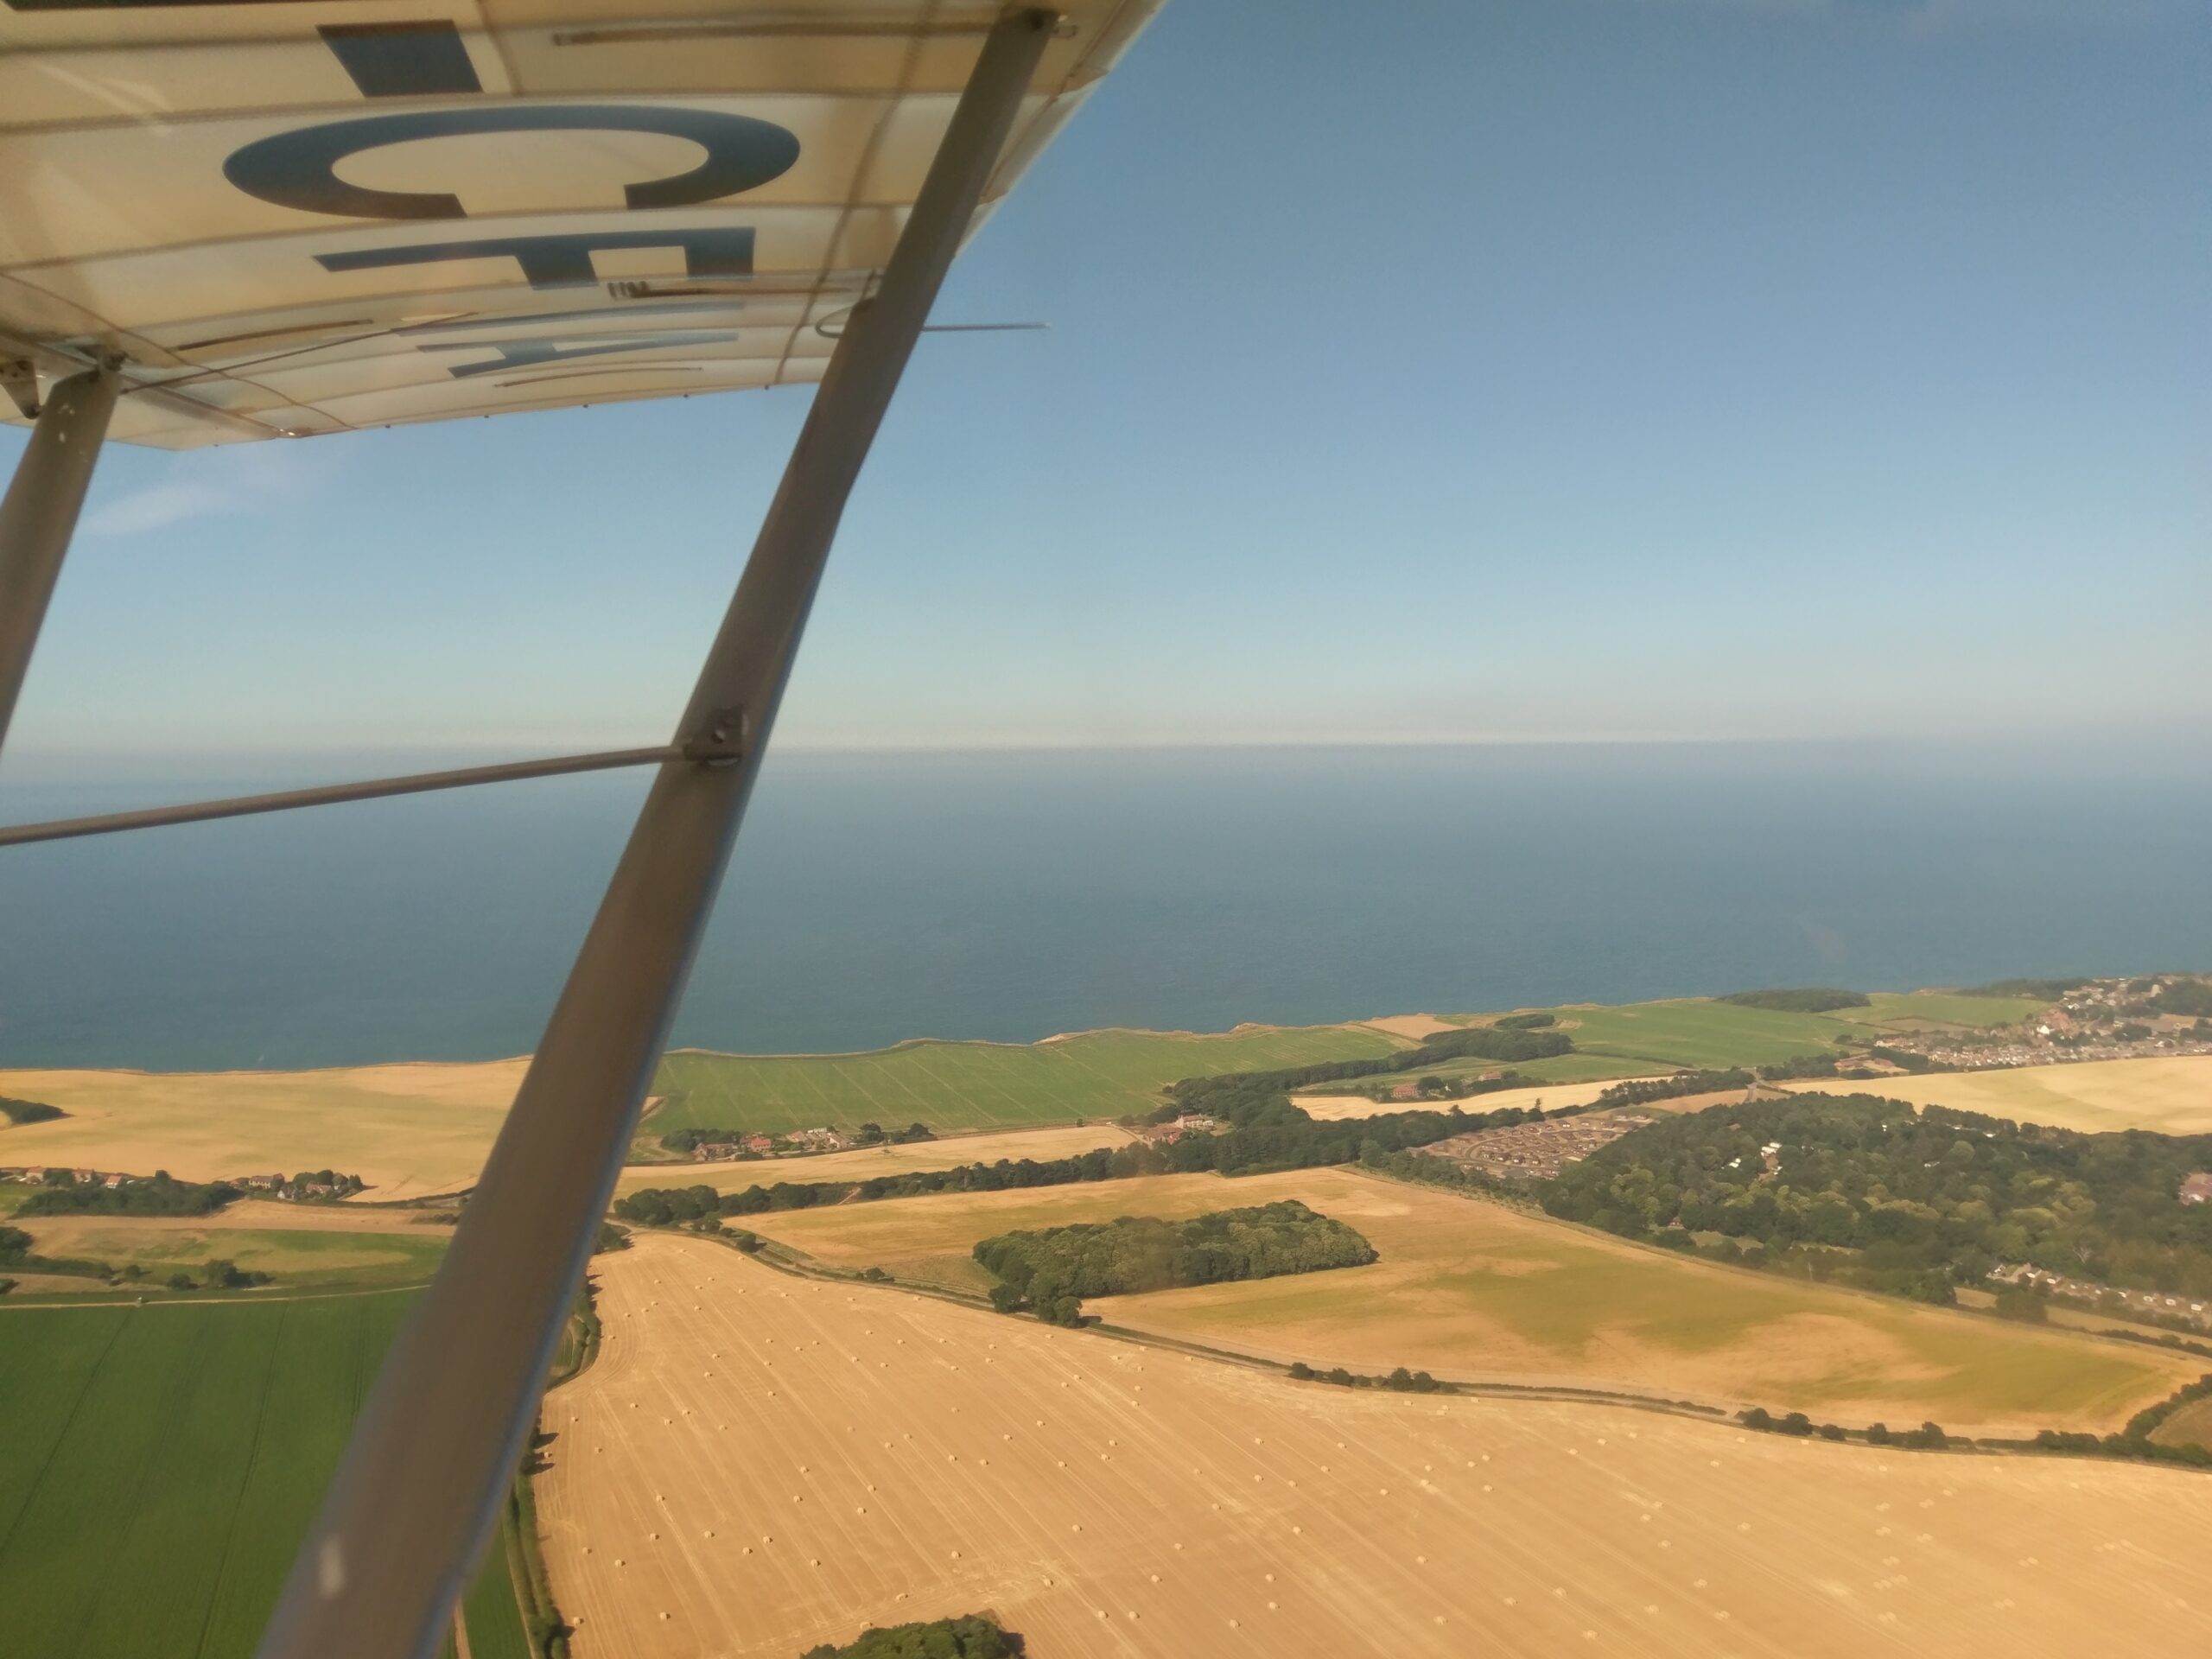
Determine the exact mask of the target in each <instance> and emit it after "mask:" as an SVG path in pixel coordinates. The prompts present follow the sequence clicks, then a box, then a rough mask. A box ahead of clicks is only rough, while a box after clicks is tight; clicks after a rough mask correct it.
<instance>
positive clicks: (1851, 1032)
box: [1450, 991, 2043, 1082]
mask: <svg viewBox="0 0 2212 1659" xmlns="http://www.w3.org/2000/svg"><path fill="white" fill-rule="evenodd" d="M2042 1006H2043V1004H2041V1003H2040V1002H2037V1001H2032V1000H2031V999H2029V998H2025V997H2018V996H1967V995H1963V994H1961V993H1958V992H1953V991H1902V992H1898V991H1877V992H1874V993H1872V994H1871V995H1869V997H1868V999H1867V1006H1866V1007H1863V1008H1838V1009H1837V1010H1835V1011H1834V1013H1832V1014H1789V1013H1785V1012H1783V1011H1781V1010H1778V1009H1772V1008H1746V1007H1738V1006H1737V1005H1736V1004H1734V1003H1732V1002H1714V1001H1707V1000H1706V999H1704V998H1701V997H1700V998H1681V999H1677V1000H1675V1001H1665V1002H1631V1003H1628V1004H1625V1005H1624V1006H1620V1007H1594V1006H1593V1007H1560V1008H1554V1009H1552V1010H1550V1012H1552V1013H1554V1014H1557V1015H1558V1016H1559V1019H1560V1025H1561V1026H1562V1027H1568V1031H1567V1034H1568V1035H1569V1036H1571V1037H1573V1039H1574V1046H1575V1047H1576V1048H1577V1049H1578V1050H1580V1051H1581V1052H1582V1054H1583V1055H1584V1056H1586V1057H1588V1058H1591V1059H1594V1058H1596V1057H1599V1056H1601V1055H1602V1056H1609V1057H1611V1058H1615V1059H1618V1060H1622V1061H1645V1062H1656V1063H1657V1064H1659V1065H1685V1066H1730V1065H1775V1064H1777V1063H1778V1062H1780V1061H1783V1060H1789V1059H1795V1058H1797V1057H1798V1056H1799V1055H1802V1054H1819V1053H1824V1052H1827V1051H1828V1050H1829V1049H1830V1048H1831V1047H1832V1046H1834V1043H1835V1042H1836V1040H1837V1039H1839V1038H1847V1039H1852V1040H1854V1041H1857V1042H1862V1043H1863V1042H1866V1041H1868V1040H1870V1039H1871V1040H1873V1041H1879V1040H1880V1039H1881V1038H1882V1036H1883V1034H1884V1033H1885V1032H1888V1031H1894V1032H1898V1033H1904V1032H1910V1031H1925V1030H1928V1029H1929V1028H1931V1027H1942V1026H1974V1027H1989V1026H2005V1025H2012V1024H2014V1023H2016V1022H2017V1021H2018V1020H2024V1019H2026V1018H2027V1016H2028V1015H2030V1014H2033V1013H2034V1012H2035V1011H2036V1010H2037V1008H2039V1007H2042ZM1450 1017H1451V1019H1452V1023H1454V1024H1459V1025H1471V1024H1478V1023H1480V1021H1481V1020H1483V1019H1484V1017H1485V1016H1483V1015H1478V1014H1465V1015H1452V1016H1450ZM1566 1058H1573V1057H1566ZM1545 1064H1547V1063H1545V1062H1538V1063H1537V1065H1529V1066H1522V1067H1519V1068H1517V1069H1519V1070H1521V1071H1529V1072H1530V1073H1532V1074H1534V1073H1537V1072H1538V1071H1539V1069H1540V1067H1541V1066H1542V1065H1545ZM1549 1064H1558V1062H1550V1063H1549ZM1545 1075H1546V1077H1547V1080H1548V1081H1554V1082H1579V1081H1582V1080H1583V1079H1584V1078H1585V1077H1594V1076H1596V1075H1598V1074H1597V1073H1594V1072H1586V1073H1576V1074H1573V1075H1572V1076H1570V1075H1568V1074H1567V1073H1564V1072H1562V1073H1560V1074H1557V1075H1556V1076H1553V1075H1551V1074H1545Z"/></svg>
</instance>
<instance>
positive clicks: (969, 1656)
mask: <svg viewBox="0 0 2212 1659" xmlns="http://www.w3.org/2000/svg"><path fill="white" fill-rule="evenodd" d="M1023 1651H1024V1649H1023V1646H1022V1641H1021V1638H1020V1637H1018V1636H1016V1635H1015V1634H1014V1632H1013V1631H1011V1630H1001V1629H1000V1628H999V1627H998V1625H997V1624H995V1623H994V1622H993V1621H992V1620H991V1619H990V1618H988V1616H986V1615H984V1614H982V1613H969V1614H967V1615H966V1616H965V1617H963V1618H939V1619H932V1620H931V1622H930V1623H928V1624H895V1625H893V1626H892V1627H891V1628H890V1629H888V1630H875V1629H869V1630H862V1631H861V1633H860V1635H859V1637H857V1638H855V1640H854V1641H852V1642H849V1643H846V1645H845V1646H843V1647H842V1648H839V1647H832V1646H831V1645H830V1644H829V1643H826V1642H825V1643H823V1644H822V1645H821V1646H820V1647H818V1648H809V1649H807V1650H806V1652H805V1654H804V1656H803V1659H1021V1655H1022V1653H1023Z"/></svg>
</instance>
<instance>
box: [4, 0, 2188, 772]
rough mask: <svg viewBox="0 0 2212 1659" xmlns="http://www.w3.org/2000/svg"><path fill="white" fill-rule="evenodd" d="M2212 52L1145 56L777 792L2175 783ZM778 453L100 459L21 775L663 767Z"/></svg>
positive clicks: (1176, 35) (1539, 17)
mask: <svg viewBox="0 0 2212 1659" xmlns="http://www.w3.org/2000/svg"><path fill="white" fill-rule="evenodd" d="M2206 19H2207V14H2206V12H2205V11H2204V10H2203V9H2202V7H2201V6H2198V5H2196V4H2194V3H2183V0H2171V3H2167V0H2018V3H2001V0H1927V3H1919V4H1916V3H1911V0H1855V3H1834V4H1827V3H1813V0H1806V3H1793V0H1545V3H1542V4H1529V3H1526V0H1451V3H1422V0H1404V3H1400V4H1396V5H1392V6H1387V7H1385V6H1369V5H1344V4H1341V3H1336V0H1296V3H1293V0H1170V3H1169V5H1168V6H1167V9H1166V13H1165V14H1164V16H1162V18H1161V19H1160V22H1158V23H1157V24H1156V25H1155V26H1154V29H1153V30H1152V31H1151V32H1150V33H1149V34H1148V35H1147V36H1146V37H1145V38H1144V39H1143V40H1142V41H1141V42H1140V43H1139V46H1138V48H1137V49H1136V50H1135V52H1134V53H1133V54H1131V56H1130V57H1129V59H1128V60H1127V61H1126V62H1125V63H1124V65H1123V66H1122V69H1121V70H1120V72H1119V73H1117V75H1116V78H1115V79H1113V80H1111V81H1109V83H1108V85H1107V86H1106V87H1105V88H1104V89H1103V92H1102V94H1101V95H1100V96H1099V97H1097V98H1096V99H1094V100H1093V102H1092V103H1091V104H1090V106H1089V107H1088V108H1087V109H1086V110H1085V111H1084V114H1083V115H1082V117H1081V118H1079V119H1078V120H1077V122H1076V124H1074V125H1073V126H1072V128H1071V130H1069V131H1068V132H1067V133H1066V134H1065V136H1064V137H1063V138H1062V140H1061V141H1060V143H1058V146H1057V147H1056V148H1055V149H1053V150H1052V152H1050V153H1049V154H1048V155H1047V156H1046V159H1045V160H1044V162H1042V164H1040V165H1039V167H1038V168H1035V169H1033V172H1032V173H1031V175H1030V176H1029V178H1028V180H1027V182H1026V183H1025V185H1024V186H1023V188H1022V189H1021V191H1020V193H1018V194H1016V196H1015V197H1014V199H1013V200H1012V201H1011V202H1010V203H1009V204H1008V205H1007V207H1006V208H1005V209H1004V210H1003V211H1002V212H1001V214H1000V216H999V217H998V218H997V219H996V220H995V222H994V223H993V224H992V225H991V226H990V227H989V228H988V230H987V231H986V232H985V233H984V235H983V236H982V238H981V239H980V240H979V241H978V242H977V243H976V245H975V246H973V247H972V248H971V249H970V250H969V252H968V254H967V255H966V256H965V257H964V258H963V263H962V264H961V266H960V267H959V269H958V270H957V271H956V272H955V275H954V277H953V279H952V281H951V283H950V285H949V287H948V289H947V291H946V294H945V296H944V300H943V301H942V302H941V303H940V306H939V308H938V316H939V318H940V319H941V320H944V321H1003V320H1018V319H1032V318H1041V319H1045V320H1047V321H1050V322H1051V323H1052V332H1051V333H1049V334H982V335H978V334H966V335H953V336H944V337H939V338H937V339H932V340H926V341H925V343H924V345H923V346H922V348H921V350H920V352H919V353H918V357H917V359H916V360H915V363H914V365H913V367H912V370H911V371H910V372H909V375H908V378H907V382H906V387H905V389H904V390H903V391H902V392H901V394H900V397H899V402H898V404H897V405H896V406H895V408H894V410H893V414H892V417H891V419H890V421H889V423H887V426H886V429H885V430H884V433H883V435H882V438H881V439H880V442H879V443H878V446H877V449H876V453H875V456H874V460H873V461H871V463H870V466H869V469H868V474H867V476H866V478H865V479H864V480H863V483H862V486H861V492H860V494H859V496H858V498H857V499H856V500H855V504H854V507H853V510H852V511H851V512H849V514H848V515H847V518H846V520H845V525H844V531H843V534H842V538H841V541H840V543H839V547H838V550H837V554H836V559H835V561H834V562H833V565H832V569H831V574H830V576H829V581H828V583H827V584H826V586H825V588H824V590H823V596H822V601H821V603H820V606H819V607H818V609H817V613H816V617H815V621H814V625H813V627H812V630H811V632H810V637H809V640H808V645H807V650H806V652H805V654H804V658H803V660H802V664H801V666H800V669H799V671H798V675H797V677H796V678H795V681H794V683H793V686H792V690H791V696H790V698H789V700H788V702H786V704H785V719H784V725H783V728H782V733H781V738H782V741H785V742H787V743H790V744H792V745H794V746H804V747H926V746H939V745H941V746H948V747H962V746H982V745H1057V744H1071V745H1083V744H1154V743H1183V742H1211V741H1224V742H1230V741H1234V742H1253V741H1257V742H1306V741H1466V740H1491V739H1500V740H1515V741H1528V740H1543V739H1575V738H1588V737H1597V736H1608V737H1626V738H1649V739H1681V738H1721V739H1748V738H1764V737H1787V738H1834V737H1861V736H1864V737H1886V736H1893V735H1899V734H1942V735H1947V736H1969V737H1971V736H1977V735H1980V734H1996V733H2015V734H2017V733H2019V732H2023V731H2032V732H2040V733H2044V734H2068V735H2075V734H2110V733H2113V732H2115V731H2120V730H2127V731H2141V730H2144V729H2146V728H2166V729H2172V728H2174V725H2175V723H2176V722H2177V721H2178V722H2180V723H2181V724H2182V725H2183V726H2184V727H2185V726H2188V725H2190V724H2191V723H2194V724H2196V726H2198V727H2199V728H2202V726H2203V725H2204V724H2205V723H2206V722H2208V721H2212V667H2208V662H2212V652H2206V650H2205V649H2204V643H2203V642H2204V639H2205V638H2206V636H2207V632H2208V629H2207V623H2208V621H2212V576H2208V574H2207V573H2208V562H2207V559H2206V552H2207V543H2208V530H2212V502H2208V492H2207V485H2206V473H2205V457H2206V450H2207V443H2206V440H2207V437H2208V435H2212V420H2208V409H2207V402H2208V389H2209V388H2212V372H2208V370H2212V364H2208V362H2207V356H2208V353H2207V343H2208V340H2212V331H2208V327H2207V323H2208V305H2207V289H2206V283H2205V270H2206V256H2207V253H2208V251H2212V249H2208V243H2212V237H2209V236H2208V230H2212V211H2208V192H2207V186H2206V181H2207V179H2208V177H2212V171H2208V162H2212V143H2208V140H2209V139H2212V108H2209V107H2208V105H2207V102H2206V100H2205V99H2204V97H2203V90H2204V86H2205V73H2206V69H2207V67H2208V64H2207V52H2206V48H2207V47H2208V45H2212V25H2208V22H2207V21H2206ZM805 395H806V394H804V392H799V391H785V392H776V393H770V394H765V395H763V394H750V395H742V396H737V397H725V398H721V399H708V400H700V401H696V402H683V403H676V404H632V405H626V406H620V407H614V408H609V409H604V410H584V411H572V412H568V413H562V414H555V415H532V416H513V417H509V418H507V419H505V420H502V421H497V422H490V423H464V424H461V425H455V426H452V427H428V428H421V429H411V430H405V431H395V432H389V433H371V434H363V435H353V436H347V437H343V438H331V439H321V440H315V441H312V442H303V443H300V444H292V445H283V446H275V445H260V446H249V447H245V448H236V449H231V450H226V451H219V452H212V453H206V454H197V455H188V456H183V457H175V458H172V457H168V456H165V455H162V454H154V453H150V452H141V451H132V450H129V449H125V448H118V449H117V450H115V451H113V452H111V454H110V455H109V456H108V457H107V458H106V459H105V461H104V462H103V463H102V467H101V471H100V474H99V479H98V480H97V482H96V485H95V500H94V503H93V505H92V508H91V509H90V511H89V514H88V518H87V523H86V527H85V531H84V533H83V534H82V535H81V536H80V537H79V543H78V545H77V548H76V549H75V551H74V553H73V562H72V564H71V567H70V569H69V570H68V572H67V575H66V577H65V579H64V582H63V585H62V588H61V589H60V594H59V595H58V597H57V601H56V603H55V606H54V612H53V614H52V616H51V618H50V620H49V624H48V633H47V639H46V640H45V643H44V644H43V645H42V646H41V651H40V654H39V657H38V658H37V661H36V663H35V666H34V669H33V673H32V678H31V682H30V684H29V688H28V689H27V691H26V694H25V696H24V700H23V702H22V708H21V709H20V712H19V715H18V718H17V721H16V732H15V736H14V740H13V741H14V742H15V743H16V744H17V745H19V746H20V752H21V754H22V758H24V759H29V758H30V757H33V756H36V755H40V754H44V755H53V754H57V753H80V754H81V753H92V754H95V755H98V754H116V755H121V754H125V753H142V752H143V751H145V750H148V749H150V748H161V749H166V750H169V751H172V752H175V751H190V750H195V749H202V748H205V749H227V750H235V749H240V748H267V749H272V750H277V749H282V750H292V749H300V748H308V747H314V748H325V747H434V746H435V747H443V746H452V747H487V746H488V747H533V748H534V747H541V746H543V747H550V746H556V745H562V744H568V743H596V742H601V741H610V742H613V741H655V740H658V738H659V737H661V736H662V735H664V734H665V733H666V732H667V730H668V729H669V727H670V725H671V722H672V721H673V719H674V716H675V715H676V713H677V710H678V709H680V707H681V705H682V703H683V697H684V694H685V691H686V690H687V689H688V687H689V684H690V678H691V675H692V672H693V668H694V665H695V664H696V659H697V658H698V656H699V653H700V652H701V651H702V649H703V647H704V645H705V643H706V641H707V639H708V638H709V635H710V633H711V632H712V629H713V626H714V625H715V620H716V619H717V618H718V617H719V615H720V613H721V608H722V606H723V604H724V603H725V601H726V599H727V596H728V592H729V589H730V587H731V586H732V584H733V582H734V578H735V575H736V572H737V569H738V568H739V565H740V563H741V560H742V558H743V556H744V554H745V552H746V551H747V549H748V548H749V546H750V543H751V539H752V536H753V530H754V528H755V526H756V524H758V521H759V518H760V512H761V511H762V509H763V508H764V507H765V505H766V501H767V499H768V496H769V494H770V493H771V491H772V488H773V486H774V483H775V480H776V477H777V474H778V472H779V468H780V467H781V465H782V461H783V458H784V454H785V450H786V448H788V445H789V442H790V441H791V436H792V435H793V434H794V432H795V431H796V429H797V427H798V421H799V419H800V417H801V416H802V414H803V411H804V399H805ZM20 443H21V440H20V437H19V436H17V435H14V434H8V435H0V462H5V463H7V464H12V461H13V458H14V454H15V453H16V450H17V449H18V448H20Z"/></svg>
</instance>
